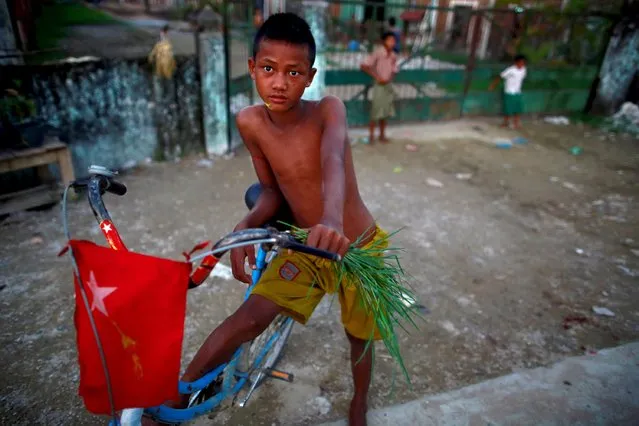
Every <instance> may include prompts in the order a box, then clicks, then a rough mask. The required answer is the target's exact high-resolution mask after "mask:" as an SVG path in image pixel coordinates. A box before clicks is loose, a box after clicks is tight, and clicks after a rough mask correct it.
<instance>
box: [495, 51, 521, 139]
mask: <svg viewBox="0 0 639 426" xmlns="http://www.w3.org/2000/svg"><path fill="white" fill-rule="evenodd" d="M500 78H501V79H503V80H504V124H503V127H509V125H510V123H509V121H510V117H512V118H513V120H512V121H513V127H514V128H515V129H518V128H520V127H521V123H520V121H519V115H520V114H521V113H522V111H523V102H522V100H521V84H522V83H523V81H524V78H526V57H525V56H523V55H517V56H515V63H514V64H513V65H511V66H509V67H508V68H506V69H505V70H503V71H502V72H501V74H499V77H498V78H496V79H495V81H493V83H492V84H491V85H490V90H493V89H494V88H495V86H496V84H497V82H499V79H500Z"/></svg>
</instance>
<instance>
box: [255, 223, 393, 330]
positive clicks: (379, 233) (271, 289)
mask: <svg viewBox="0 0 639 426" xmlns="http://www.w3.org/2000/svg"><path fill="white" fill-rule="evenodd" d="M386 238H388V234H387V233H386V232H384V231H383V230H382V229H380V228H377V229H376V230H375V235H374V236H373V238H372V239H371V241H369V242H368V243H367V244H365V245H364V247H365V248H366V247H370V246H371V245H373V244H376V246H375V247H376V248H381V249H385V248H386V247H387V245H388V242H387V241H383V242H380V240H385V239H386ZM338 284H339V283H338V282H337V277H336V275H335V273H334V271H333V269H332V268H331V267H330V265H329V264H328V263H327V261H325V260H324V259H319V258H317V257H314V256H308V255H305V254H301V253H297V252H293V253H291V254H289V253H287V252H283V253H280V254H278V255H277V256H276V257H275V258H274V259H273V260H271V262H270V263H269V265H268V267H267V268H266V270H265V271H264V274H263V275H262V278H261V279H260V281H259V282H258V283H257V285H256V286H255V288H254V289H253V293H252V294H259V295H260V296H263V297H265V298H267V299H269V300H271V301H272V302H274V303H276V304H277V305H279V306H281V307H282V308H283V309H284V312H283V313H284V314H285V315H289V316H290V317H292V318H293V319H294V320H296V321H297V322H299V323H301V324H306V322H307V321H308V319H309V318H310V317H311V315H312V314H313V311H314V310H315V307H316V306H317V304H318V303H319V302H320V300H322V297H324V294H326V293H335V292H336V291H337V293H338V296H339V303H340V306H341V309H342V324H343V325H344V328H345V329H346V331H347V332H348V333H349V334H350V335H351V336H353V337H357V338H359V339H362V340H368V339H370V338H371V337H373V339H375V340H379V339H381V336H380V334H379V331H378V330H377V327H376V326H375V321H374V319H373V316H372V315H369V314H368V313H367V312H366V310H365V309H364V308H363V307H362V305H361V303H360V297H359V292H358V290H357V285H356V284H355V283H353V282H343V283H342V285H338Z"/></svg>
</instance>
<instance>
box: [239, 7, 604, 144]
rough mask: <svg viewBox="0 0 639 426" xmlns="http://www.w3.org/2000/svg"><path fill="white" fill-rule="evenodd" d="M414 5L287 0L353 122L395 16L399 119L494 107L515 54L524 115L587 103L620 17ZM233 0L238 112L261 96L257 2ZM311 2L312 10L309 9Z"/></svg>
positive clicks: (364, 115)
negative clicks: (254, 61)
mask: <svg viewBox="0 0 639 426" xmlns="http://www.w3.org/2000/svg"><path fill="white" fill-rule="evenodd" d="M412 3H414V2H410V1H403V2H402V1H396V2H379V1H365V0H343V1H328V2H327V1H315V0H304V1H302V0H288V1H286V2H285V4H286V6H285V10H286V11H292V12H295V13H298V14H300V15H302V16H304V17H305V18H307V20H310V21H311V26H312V27H313V28H314V29H315V30H317V28H320V31H323V34H322V39H323V40H324V43H323V44H322V45H319V46H318V50H319V52H318V53H319V54H320V55H323V61H322V62H321V63H322V64H324V67H325V69H324V76H325V77H324V84H325V87H324V89H323V94H325V95H328V94H330V95H335V96H338V97H340V98H341V99H342V100H343V101H344V102H345V104H346V107H347V112H348V119H349V123H350V125H352V126H360V125H365V124H366V123H367V122H368V117H369V110H370V88H371V87H372V81H371V78H370V77H369V76H368V75H366V74H364V73H363V72H362V71H360V64H361V63H362V61H363V60H364V59H365V57H366V56H367V55H368V54H369V53H370V52H371V51H372V49H373V48H374V47H375V46H376V44H377V43H378V42H379V38H380V36H381V33H382V32H383V31H385V30H388V29H390V23H389V20H390V18H394V20H395V30H397V31H399V32H400V34H401V41H400V48H401V50H400V53H399V57H400V69H401V70H400V73H399V74H398V75H397V76H396V78H395V80H394V83H393V87H394V90H395V92H396V95H397V101H396V111H397V115H396V117H395V118H394V119H393V120H392V121H394V122H407V121H427V120H444V119H452V118H458V117H460V116H473V115H494V114H498V113H499V112H500V111H501V98H502V96H501V91H500V89H496V90H495V91H490V90H489V86H490V83H491V81H493V80H494V79H495V78H496V77H497V76H498V75H499V72H500V71H501V70H503V69H504V68H505V67H507V66H509V65H510V64H511V63H512V59H513V57H514V56H515V55H516V54H518V53H523V54H525V55H526V56H527V57H528V59H529V62H528V75H527V78H526V80H525V81H524V86H523V99H524V108H525V112H526V113H542V114H543V113H546V114H551V113H560V112H561V113H568V112H573V111H582V110H583V109H584V107H585V105H586V103H587V100H588V96H589V92H590V88H591V85H592V82H593V80H594V79H595V78H596V76H597V73H598V68H599V63H600V59H601V57H602V55H603V52H604V49H605V47H606V45H607V42H608V40H607V34H608V29H609V28H610V26H611V25H613V24H614V21H615V19H616V18H617V17H616V16H613V15H606V14H602V13H599V14H589V15H576V14H562V13H560V12H559V10H552V9H550V10H549V9H545V10H534V9H524V8H520V7H515V8H511V9H479V8H475V7H473V6H472V5H471V6H465V5H463V4H461V3H464V4H470V3H473V2H458V3H460V4H458V5H456V6H454V7H428V6H419V5H412ZM450 3H452V2H450ZM475 3H478V2H475ZM229 4H232V9H233V13H230V9H229V13H228V15H227V21H226V22H227V24H228V28H227V30H226V33H228V37H229V40H230V43H229V49H228V52H227V53H228V55H229V60H230V61H231V67H230V68H231V69H230V76H229V80H228V81H229V87H230V91H231V100H230V102H229V104H233V97H235V98H236V101H235V102H236V104H235V105H236V106H235V107H234V108H233V111H236V110H237V105H238V102H239V101H238V100H237V99H238V95H239V94H243V96H244V98H242V99H247V102H253V101H254V100H255V99H254V96H253V91H252V82H251V80H250V78H249V76H248V71H247V68H246V61H245V60H244V61H241V60H239V59H238V56H242V55H243V56H244V58H245V59H246V58H248V55H249V54H250V51H251V41H252V37H253V34H254V31H255V25H254V17H255V15H254V13H255V9H254V3H253V1H249V0H240V1H233V2H229ZM309 9H313V11H314V13H307V12H308V11H309ZM242 11H243V12H242ZM276 11H278V10H271V12H276ZM317 11H320V13H319V14H318V13H315V12H317ZM314 20H317V21H314ZM318 25H319V26H318ZM317 36H318V34H316V37H317ZM240 103H241V102H240ZM234 140H235V138H234Z"/></svg>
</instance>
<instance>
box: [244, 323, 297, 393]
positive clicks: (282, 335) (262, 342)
mask: <svg viewBox="0 0 639 426" xmlns="http://www.w3.org/2000/svg"><path fill="white" fill-rule="evenodd" d="M293 325H294V321H293V319H292V318H291V317H288V316H285V315H281V314H280V315H278V316H277V317H275V319H274V320H273V322H271V324H270V325H269V326H268V327H267V328H266V330H264V332H262V334H260V335H259V336H258V337H256V338H255V339H254V340H253V341H252V342H250V343H248V344H247V346H246V347H245V348H244V351H243V353H242V359H241V360H240V365H239V368H240V369H241V370H242V371H244V372H246V373H248V376H249V379H250V381H251V382H253V383H254V382H257V385H259V384H261V382H262V381H263V380H264V378H265V377H266V376H265V375H264V374H263V373H262V372H263V370H266V369H268V368H275V366H276V365H277V363H278V362H279V360H280V358H281V357H282V354H283V353H284V347H285V346H286V342H287V341H288V338H289V336H290V335H291V331H292V330H293Z"/></svg>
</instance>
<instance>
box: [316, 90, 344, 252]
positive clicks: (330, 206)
mask: <svg viewBox="0 0 639 426" xmlns="http://www.w3.org/2000/svg"><path fill="white" fill-rule="evenodd" d="M320 111H321V112H320V113H321V116H322V121H323V126H322V142H321V144H322V145H321V148H320V156H321V165H322V187H323V200H324V205H323V213H322V219H321V220H320V223H319V224H318V225H316V226H314V227H313V228H311V231H310V233H309V236H308V240H307V244H308V245H310V246H312V247H317V248H320V249H323V250H328V251H331V252H333V253H338V254H340V255H342V256H343V255H344V254H345V253H346V251H347V250H348V247H349V245H350V241H349V240H348V239H347V238H346V237H345V236H344V235H343V233H344V201H345V200H344V197H345V193H346V171H345V163H344V162H345V160H344V158H345V153H346V143H347V138H346V108H345V107H344V103H343V102H342V101H341V100H340V99H338V98H336V97H334V96H327V97H325V98H324V99H322V101H321V102H320Z"/></svg>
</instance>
